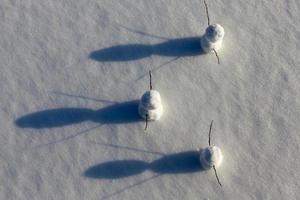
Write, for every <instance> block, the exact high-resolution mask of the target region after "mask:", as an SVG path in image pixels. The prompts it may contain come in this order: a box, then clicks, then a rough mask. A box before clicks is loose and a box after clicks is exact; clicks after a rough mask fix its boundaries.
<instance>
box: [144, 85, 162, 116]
mask: <svg viewBox="0 0 300 200" xmlns="http://www.w3.org/2000/svg"><path fill="white" fill-rule="evenodd" d="M138 109H139V114H140V116H141V117H142V118H144V119H146V118H148V120H155V121H156V120H159V119H160V118H161V116H162V114H163V106H162V102H161V97H160V94H159V92H158V91H156V90H149V91H147V92H145V93H144V94H143V96H142V98H141V100H140V103H139V108H138Z"/></svg>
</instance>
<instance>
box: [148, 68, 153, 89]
mask: <svg viewBox="0 0 300 200" xmlns="http://www.w3.org/2000/svg"><path fill="white" fill-rule="evenodd" d="M149 76H150V90H152V74H151V70H149Z"/></svg>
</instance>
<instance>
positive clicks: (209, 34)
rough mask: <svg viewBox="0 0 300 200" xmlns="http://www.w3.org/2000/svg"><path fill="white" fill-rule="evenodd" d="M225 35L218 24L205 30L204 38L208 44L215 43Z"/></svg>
mask: <svg viewBox="0 0 300 200" xmlns="http://www.w3.org/2000/svg"><path fill="white" fill-rule="evenodd" d="M224 34H225V31H224V28H223V27H222V26H221V25H220V24H212V25H209V26H208V27H207V28H206V31H205V37H206V38H207V39H208V40H209V41H210V42H217V41H220V40H222V39H223V37H224Z"/></svg>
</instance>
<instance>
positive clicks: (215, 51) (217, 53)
mask: <svg viewBox="0 0 300 200" xmlns="http://www.w3.org/2000/svg"><path fill="white" fill-rule="evenodd" d="M213 51H214V52H215V55H216V57H217V59H218V64H220V58H219V56H218V53H217V51H216V50H215V49H213Z"/></svg>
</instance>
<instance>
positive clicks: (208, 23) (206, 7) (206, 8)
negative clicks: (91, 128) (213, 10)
mask: <svg viewBox="0 0 300 200" xmlns="http://www.w3.org/2000/svg"><path fill="white" fill-rule="evenodd" d="M203 1H204V5H205V10H206V16H207V26H209V25H210V22H209V14H208V6H207V3H206V1H205V0H203Z"/></svg>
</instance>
